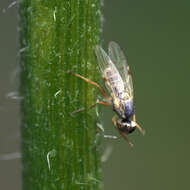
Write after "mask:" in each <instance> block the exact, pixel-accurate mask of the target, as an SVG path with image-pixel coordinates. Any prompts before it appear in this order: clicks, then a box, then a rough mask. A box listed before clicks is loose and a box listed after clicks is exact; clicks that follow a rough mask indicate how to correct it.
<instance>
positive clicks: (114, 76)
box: [104, 67, 125, 98]
mask: <svg viewBox="0 0 190 190" xmlns="http://www.w3.org/2000/svg"><path fill="white" fill-rule="evenodd" d="M104 75H105V78H106V81H105V84H106V86H107V87H108V88H109V89H111V91H112V93H113V94H114V95H115V96H117V97H118V98H124V95H125V93H124V84H123V80H122V78H121V76H120V75H119V72H118V71H117V70H115V69H112V68H110V67H108V68H107V69H106V70H105V72H104Z"/></svg>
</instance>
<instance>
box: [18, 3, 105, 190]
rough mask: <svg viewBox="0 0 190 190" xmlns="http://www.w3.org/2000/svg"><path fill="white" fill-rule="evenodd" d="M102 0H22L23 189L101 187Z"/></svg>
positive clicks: (95, 189) (44, 189) (86, 188)
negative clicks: (98, 56)
mask: <svg viewBox="0 0 190 190" xmlns="http://www.w3.org/2000/svg"><path fill="white" fill-rule="evenodd" d="M100 1H101V0H47V1H46V0H31V1H29V0H21V2H20V4H19V14H20V44H21V45H20V66H21V75H20V78H21V79H20V83H21V84H20V93H21V96H22V97H23V99H22V100H21V116H22V121H21V136H22V141H21V148H22V162H23V189H24V190H49V189H55V190H61V189H64V190H78V189H84V190H98V189H101V187H102V186H101V183H102V182H101V180H102V179H101V163H100V150H101V146H100V144H99V140H98V139H97V137H98V134H96V125H95V119H96V118H95V112H94V111H93V110H91V111H89V110H85V111H84V112H81V113H78V114H75V115H72V114H71V113H72V112H73V111H74V110H76V109H79V108H81V107H88V106H89V105H91V104H93V103H94V102H95V101H96V95H97V90H95V89H94V88H92V86H90V85H89V84H87V83H85V82H84V81H82V80H81V79H78V78H76V77H74V76H72V75H70V74H68V73H67V71H68V70H72V71H73V72H76V73H79V74H81V75H83V76H86V77H88V78H90V79H91V80H95V81H97V77H98V74H97V64H96V60H95V56H94V46H95V45H96V44H98V43H99V36H100V27H101V13H100V7H101V2H100Z"/></svg>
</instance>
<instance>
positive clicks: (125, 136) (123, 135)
mask: <svg viewBox="0 0 190 190" xmlns="http://www.w3.org/2000/svg"><path fill="white" fill-rule="evenodd" d="M116 118H117V115H115V116H113V118H112V122H113V124H114V126H115V128H116V129H118V131H119V133H120V136H121V137H123V138H124V139H125V140H126V141H127V142H128V144H129V145H130V147H133V146H134V145H133V143H132V142H131V141H129V138H128V136H127V135H126V134H125V133H124V132H122V131H120V129H119V126H118V125H117V120H116Z"/></svg>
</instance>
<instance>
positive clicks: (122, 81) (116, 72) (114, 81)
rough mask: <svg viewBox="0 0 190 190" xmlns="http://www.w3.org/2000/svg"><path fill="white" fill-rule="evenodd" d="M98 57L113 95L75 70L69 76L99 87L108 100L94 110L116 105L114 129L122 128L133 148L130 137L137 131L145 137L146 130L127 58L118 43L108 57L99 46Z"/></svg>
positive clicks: (111, 44)
mask: <svg viewBox="0 0 190 190" xmlns="http://www.w3.org/2000/svg"><path fill="white" fill-rule="evenodd" d="M95 54H96V57H97V63H98V66H99V69H100V72H101V75H102V78H103V80H104V83H105V86H106V88H107V90H108V92H109V94H110V95H109V96H108V95H107V94H106V92H105V91H104V89H103V88H102V87H101V86H100V85H99V84H97V83H96V82H93V81H91V80H89V79H87V78H85V77H83V76H81V75H79V74H76V73H72V72H71V71H69V73H70V74H72V75H74V76H76V77H79V78H81V79H83V80H84V81H86V82H88V83H90V84H92V85H94V86H96V87H97V88H99V90H100V92H101V93H102V95H103V96H104V99H103V100H102V101H97V102H96V103H95V104H93V105H91V106H90V108H92V107H94V106H96V105H97V104H102V105H104V106H112V107H113V111H114V112H116V115H115V116H114V117H113V118H112V122H113V124H114V126H115V127H116V128H117V129H118V131H119V133H120V135H121V136H122V137H123V138H125V139H126V140H127V141H128V143H129V145H130V146H133V144H132V143H131V142H130V141H129V139H128V135H129V134H130V133H132V132H133V131H134V130H135V129H136V128H137V129H138V130H139V131H140V132H141V133H142V134H144V131H143V130H142V128H141V126H140V125H139V124H138V123H137V122H136V115H135V110H134V102H133V99H134V89H133V82H132V77H131V74H130V70H129V65H128V64H127V59H126V57H125V55H124V53H123V52H122V50H121V48H120V47H119V45H118V44H117V43H115V42H110V43H109V46H108V55H107V53H106V52H105V51H104V50H103V49H102V48H101V47H100V46H99V45H97V46H96V47H95ZM80 111H81V110H80ZM77 112H78V111H77Z"/></svg>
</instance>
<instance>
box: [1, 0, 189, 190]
mask: <svg viewBox="0 0 190 190" xmlns="http://www.w3.org/2000/svg"><path fill="white" fill-rule="evenodd" d="M11 2H12V1H5V0H3V1H1V2H0V24H1V25H0V57H1V64H0V120H1V127H0V154H1V155H2V154H5V153H16V152H19V116H18V115H19V114H18V111H19V108H18V101H17V100H12V99H10V98H9V97H7V95H9V93H10V92H14V91H16V89H17V86H18V83H17V79H18V76H17V75H16V73H17V71H18V60H17V59H18V58H17V53H18V32H17V25H18V21H17V18H16V17H17V15H16V13H17V9H16V6H13V7H12V8H10V9H8V10H7V9H6V8H7V7H8V6H9V4H10V3H11ZM103 12H104V29H103V37H102V38H103V47H104V48H105V49H107V45H108V42H109V41H116V42H117V43H118V44H120V46H121V47H122V49H123V50H124V52H125V53H126V55H127V56H128V63H129V65H130V68H131V72H132V76H133V80H134V87H135V107H136V114H137V121H138V123H139V124H141V125H142V126H143V128H144V129H145V130H146V135H145V136H142V135H140V134H139V133H138V131H137V132H135V133H134V134H132V135H131V136H130V140H131V141H132V142H133V143H134V144H135V146H134V148H133V149H131V148H130V147H129V145H128V144H127V143H126V141H124V140H111V139H104V156H106V155H107V151H110V150H112V151H111V152H110V154H109V155H107V156H106V161H105V162H104V163H103V169H104V189H105V190H108V189H109V190H115V189H121V190H128V189H130V190H137V189H141V190H147V189H149V190H152V189H154V190H160V189H167V190H170V189H171V190H178V189H188V188H189V186H190V185H189V181H188V179H189V171H190V164H189V161H190V151H189V145H190V140H189V139H190V138H189V134H190V126H189V102H190V101H189V97H190V88H189V77H190V74H189V71H190V58H189V57H190V45H189V44H190V37H189V36H190V22H189V20H190V1H187V0H186V1H185V0H182V1H169V0H165V1H164V0H160V1H151V0H144V1H142V0H136V1H129V0H127V1H122V0H118V1H115V0H104V7H103ZM16 62H17V63H16ZM113 114H114V113H113V112H112V110H111V109H109V108H103V113H102V115H103V117H104V118H105V119H104V121H102V122H103V125H104V128H105V134H112V135H118V132H117V131H116V130H115V129H114V127H113V125H112V122H111V117H112V115H113ZM0 158H3V157H0ZM20 175H21V164H20V160H19V159H13V160H6V161H5V160H3V159H1V160H0V184H1V189H6V190H9V189H14V190H16V189H20V188H21V177H20Z"/></svg>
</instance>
